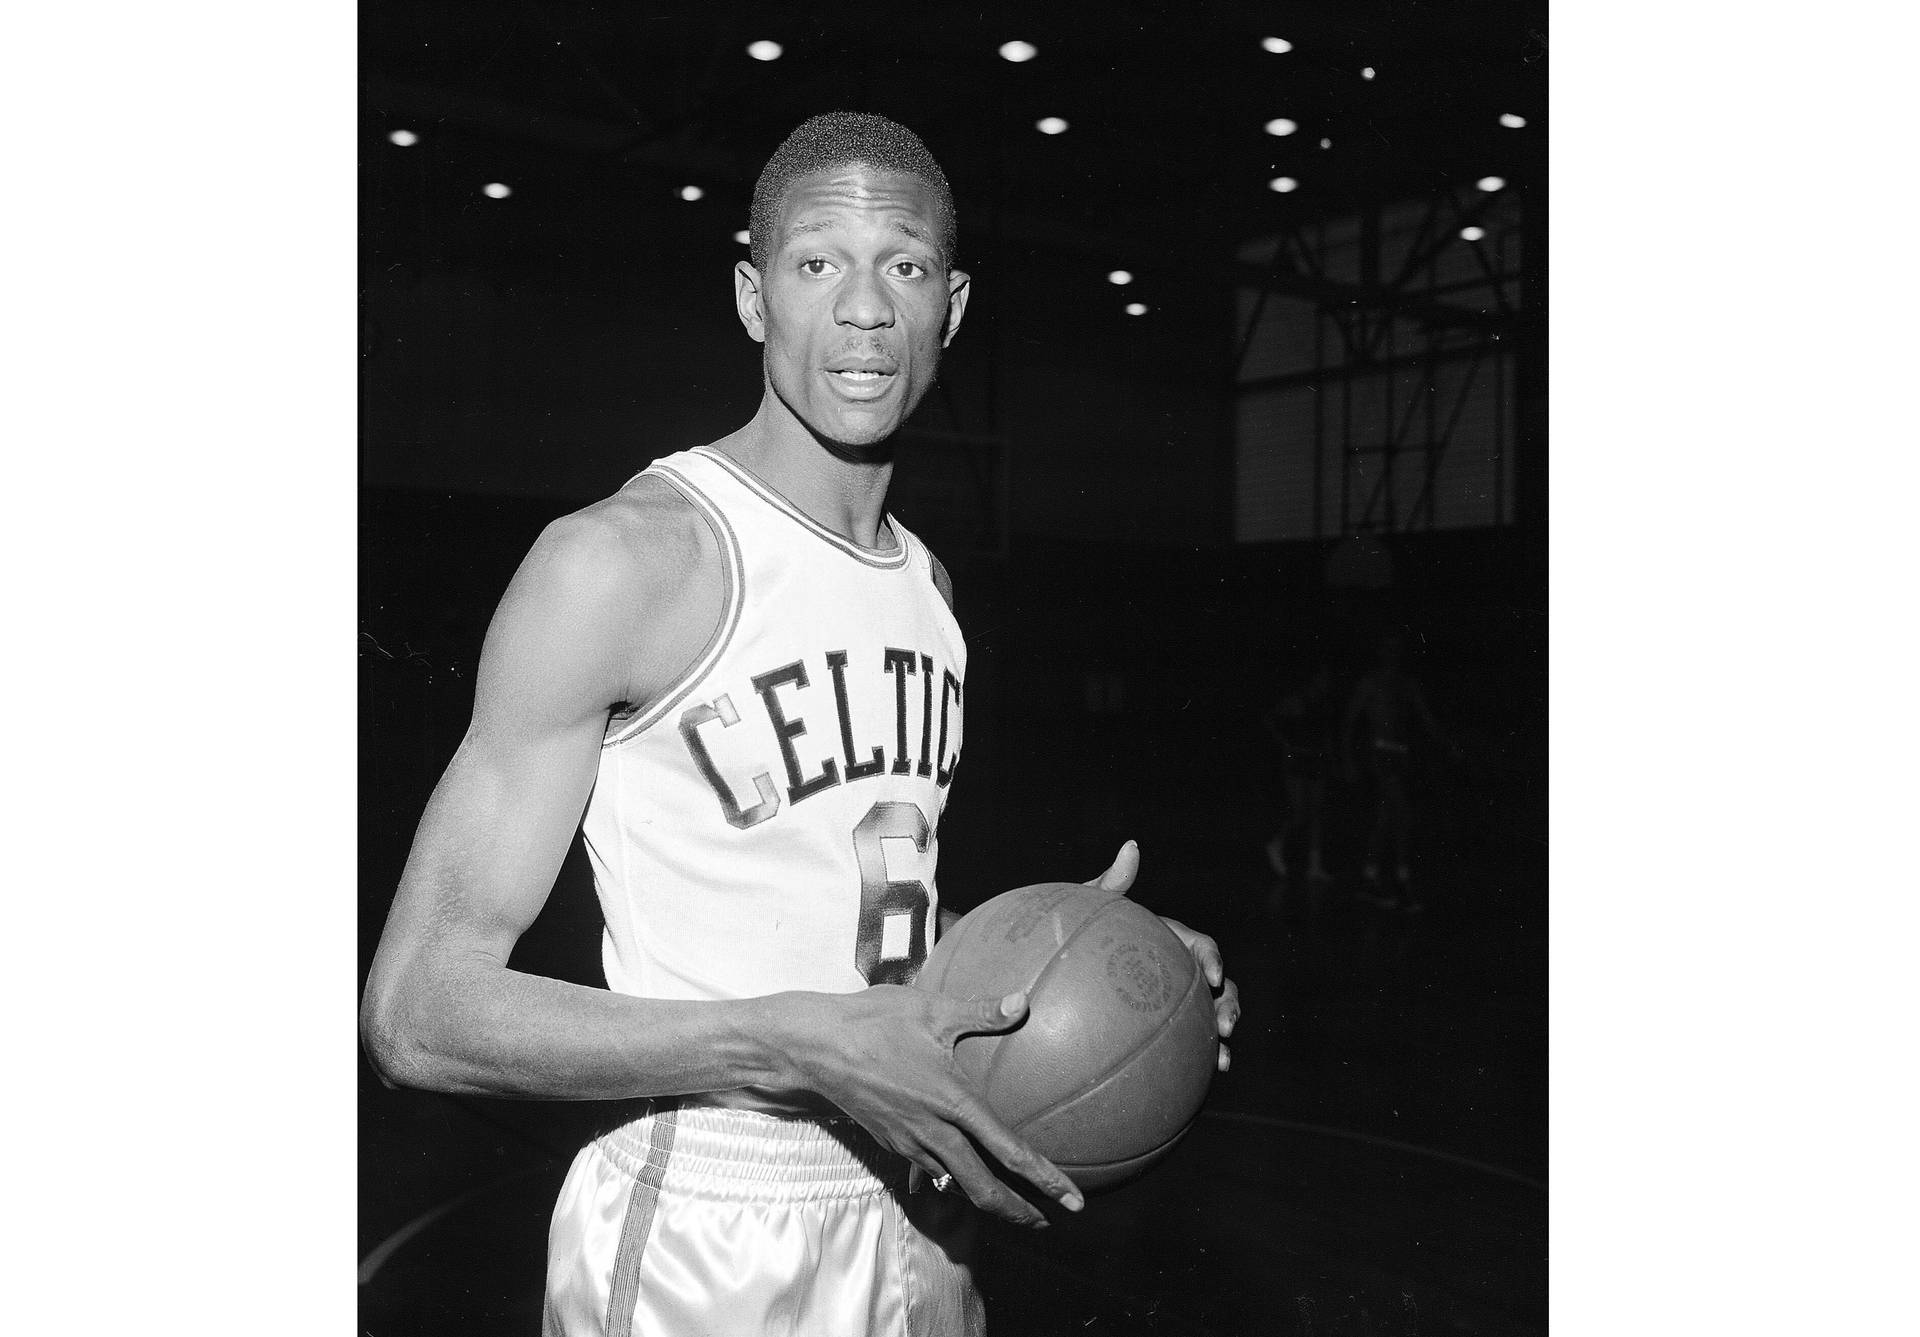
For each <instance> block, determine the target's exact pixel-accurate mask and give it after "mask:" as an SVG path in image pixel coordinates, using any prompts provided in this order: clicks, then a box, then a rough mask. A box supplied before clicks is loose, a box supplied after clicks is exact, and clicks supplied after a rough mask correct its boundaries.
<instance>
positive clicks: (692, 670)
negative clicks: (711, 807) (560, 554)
mask: <svg viewBox="0 0 1920 1337" xmlns="http://www.w3.org/2000/svg"><path fill="white" fill-rule="evenodd" d="M645 472H647V473H650V474H653V475H654V476H655V477H657V478H659V479H660V481H661V482H663V483H665V484H666V485H667V486H668V487H671V488H672V489H673V490H674V491H675V492H678V493H679V494H680V495H681V496H682V497H684V498H685V499H686V500H687V503H688V504H689V505H691V506H692V507H693V508H694V509H695V510H697V511H699V512H700V515H701V518H702V519H704V520H705V521H706V522H707V528H708V529H710V530H712V531H713V536H714V538H715V539H717V540H719V543H720V554H721V559H722V560H721V564H720V567H721V579H722V581H723V582H724V584H725V586H726V590H725V595H724V598H723V602H722V605H721V612H720V622H719V625H717V626H716V627H715V628H714V629H713V634H712V635H711V636H709V637H708V638H707V644H706V647H705V648H704V649H702V650H701V651H700V654H699V656H698V657H696V658H695V659H694V661H693V663H692V664H690V665H688V666H687V668H686V669H685V670H684V671H683V672H682V673H681V674H680V676H679V677H678V678H676V679H674V681H673V682H672V683H671V684H670V685H669V686H668V687H667V690H666V691H664V692H662V693H661V694H660V699H659V700H658V701H656V702H655V703H654V704H653V705H651V706H649V707H648V708H647V709H645V710H643V711H641V712H639V713H638V714H635V715H632V716H630V717H628V718H627V719H626V720H624V721H620V722H617V723H616V724H614V725H612V726H610V727H609V728H608V730H607V736H606V737H605V738H603V739H602V740H601V742H600V746H601V748H602V749H605V748H610V747H614V746H616V745H618V744H620V743H624V742H628V741H629V740H631V739H634V738H637V737H639V736H640V735H641V734H642V733H645V732H646V731H647V730H648V729H650V728H652V727H653V726H654V725H655V724H658V723H659V722H660V721H661V720H662V719H663V718H665V717H666V715H667V714H668V712H670V711H672V710H673V709H674V708H675V707H676V706H678V705H679V704H680V703H681V702H682V701H684V700H686V698H687V694H688V693H689V692H691V691H692V690H693V687H694V684H695V683H697V682H699V681H700V680H701V679H702V678H704V677H706V676H707V675H708V674H709V673H711V672H712V671H713V667H714V665H715V664H717V663H719V661H720V656H721V655H722V654H724V653H725V652H726V648H727V646H728V645H729V644H730V643H731V642H732V640H733V633H734V632H735V630H737V629H738V627H739V626H740V611H741V609H742V607H743V606H744V605H745V603H746V563H745V561H744V560H743V559H742V557H741V555H740V539H739V537H738V536H737V535H736V534H735V533H734V532H733V526H731V525H729V524H728V523H727V517H726V516H724V515H722V514H721V513H720V511H719V509H718V508H716V507H715V506H714V504H713V503H712V502H711V501H709V500H707V497H706V495H705V494H704V493H702V492H701V491H700V489H699V488H698V487H696V486H695V485H694V484H693V483H692V482H691V481H690V480H688V479H687V478H686V477H685V476H684V475H682V474H680V473H679V472H677V471H676V470H675V469H673V468H672V467H671V466H669V465H665V464H661V463H659V462H655V463H654V465H653V466H652V467H651V468H649V469H647V470H646V471H645Z"/></svg>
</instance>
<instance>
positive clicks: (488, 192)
mask: <svg viewBox="0 0 1920 1337" xmlns="http://www.w3.org/2000/svg"><path fill="white" fill-rule="evenodd" d="M480 193H481V194H482V195H485V196H486V197H487V198H488V199H490V200H504V199H506V198H507V196H509V195H511V194H513V187H512V186H503V185H501V184H500V183H499V182H498V181H489V182H488V183H487V184H486V185H484V186H482V187H480Z"/></svg>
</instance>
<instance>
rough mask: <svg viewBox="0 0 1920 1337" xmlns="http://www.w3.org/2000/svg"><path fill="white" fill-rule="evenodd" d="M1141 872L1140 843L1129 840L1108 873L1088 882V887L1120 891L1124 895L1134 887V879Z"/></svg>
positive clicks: (1122, 847)
mask: <svg viewBox="0 0 1920 1337" xmlns="http://www.w3.org/2000/svg"><path fill="white" fill-rule="evenodd" d="M1139 872H1140V846H1139V844H1138V843H1136V842H1134V841H1131V840H1129V841H1128V842H1127V843H1126V844H1124V845H1122V846H1121V847H1120V853H1118V854H1116V855H1115V856H1114V859H1113V863H1112V865H1111V866H1109V867H1108V869H1107V871H1106V872H1104V873H1102V874H1100V876H1099V877H1096V878H1094V879H1093V880H1092V881H1090V882H1088V883H1087V885H1088V886H1090V887H1098V888H1100V890H1102V891H1118V892H1122V893H1124V892H1126V891H1127V889H1128V888H1130V887H1131V886H1133V879H1134V878H1135V877H1136V876H1138V875H1139Z"/></svg>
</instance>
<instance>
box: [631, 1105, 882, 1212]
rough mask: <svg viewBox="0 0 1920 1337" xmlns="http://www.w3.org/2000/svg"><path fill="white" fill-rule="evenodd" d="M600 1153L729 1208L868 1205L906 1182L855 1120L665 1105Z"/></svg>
mask: <svg viewBox="0 0 1920 1337" xmlns="http://www.w3.org/2000/svg"><path fill="white" fill-rule="evenodd" d="M593 1145H594V1146H595V1147H596V1148H598V1149H599V1151H600V1152H601V1153H602V1154H603V1155H605V1156H606V1158H607V1159H608V1160H609V1161H611V1162H612V1163H613V1164H614V1165H615V1166H616V1167H617V1168H618V1169H619V1170H620V1171H621V1172H622V1173H624V1174H626V1175H629V1176H631V1177H632V1178H635V1179H640V1180H645V1181H646V1182H649V1183H654V1184H657V1185H659V1187H660V1189H661V1191H662V1192H664V1193H681V1194H687V1195H690V1196H696V1197H704V1198H713V1199H723V1200H728V1201H767V1200H770V1199H771V1200H777V1201H801V1200H821V1199H829V1198H857V1197H866V1196H869V1195H872V1194H876V1193H885V1192H889V1191H900V1190H902V1189H904V1188H905V1186H906V1179H907V1162H906V1160H905V1159H904V1158H902V1157H900V1156H896V1155H894V1154H893V1153H892V1152H890V1151H887V1150H886V1149H885V1148H883V1147H881V1146H880V1144H879V1143H877V1142H875V1141H874V1140H873V1138H872V1137H871V1136H870V1135H869V1134H868V1133H867V1131H866V1130H865V1129H864V1128H862V1127H861V1126H860V1125H859V1124H857V1123H855V1122H854V1121H853V1120H852V1119H847V1118H838V1119H812V1118H803V1119H790V1118H780V1117H778V1116H775V1115H771V1114H762V1113H760V1112H758V1111H755V1110H742V1109H731V1108H727V1107H725V1106H719V1105H703V1104H696V1103H685V1102H678V1103H676V1102H672V1101H659V1102H656V1103H655V1104H654V1106H653V1107H652V1108H651V1109H650V1110H649V1111H648V1112H647V1113H646V1114H644V1115H642V1116H641V1117H640V1118H638V1119H635V1120H634V1121H633V1122H631V1123H628V1124H623V1125H622V1126H620V1127H619V1128H616V1129H614V1130H613V1131H612V1132H610V1133H604V1134H602V1135H601V1136H599V1137H597V1138H595V1139H594V1140H593Z"/></svg>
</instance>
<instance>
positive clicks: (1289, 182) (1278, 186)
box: [1267, 176, 1300, 195]
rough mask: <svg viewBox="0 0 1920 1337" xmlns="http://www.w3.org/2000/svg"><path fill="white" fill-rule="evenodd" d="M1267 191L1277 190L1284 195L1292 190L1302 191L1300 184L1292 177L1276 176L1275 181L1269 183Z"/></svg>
mask: <svg viewBox="0 0 1920 1337" xmlns="http://www.w3.org/2000/svg"><path fill="white" fill-rule="evenodd" d="M1267 189H1268V190H1277V191H1279V192H1280V193H1281V194H1282V195H1284V194H1286V193H1287V192H1288V191H1290V190H1298V189H1300V183H1299V182H1298V181H1295V180H1294V179H1293V178H1292V177H1290V176H1276V177H1275V178H1274V179H1273V180H1271V181H1269V182H1267Z"/></svg>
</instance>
